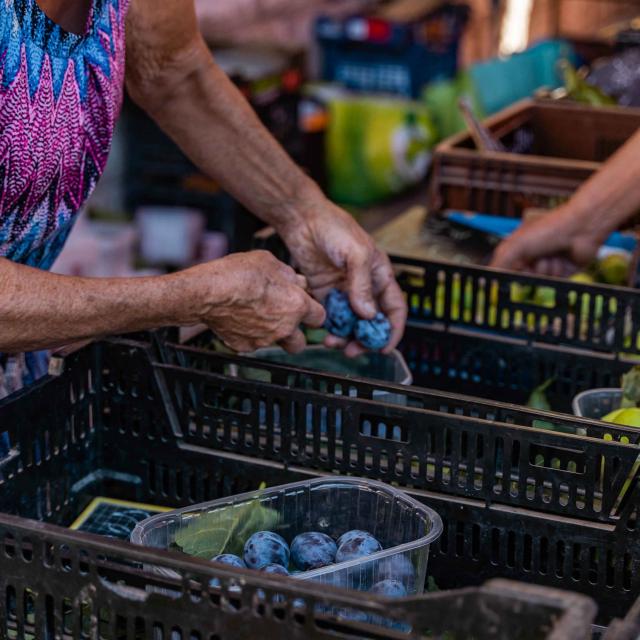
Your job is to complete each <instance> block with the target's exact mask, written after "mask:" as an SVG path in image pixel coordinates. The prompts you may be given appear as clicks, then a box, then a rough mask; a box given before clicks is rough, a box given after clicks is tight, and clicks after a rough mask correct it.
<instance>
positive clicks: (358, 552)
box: [336, 531, 382, 562]
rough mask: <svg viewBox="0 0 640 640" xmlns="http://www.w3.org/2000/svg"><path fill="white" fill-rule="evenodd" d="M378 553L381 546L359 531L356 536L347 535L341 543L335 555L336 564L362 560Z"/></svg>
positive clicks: (368, 535)
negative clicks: (357, 559)
mask: <svg viewBox="0 0 640 640" xmlns="http://www.w3.org/2000/svg"><path fill="white" fill-rule="evenodd" d="M349 533H351V532H349ZM345 535H346V534H345ZM342 538H344V536H342V537H341V540H342ZM378 551H382V545H381V544H380V543H379V542H378V541H377V540H376V539H375V538H374V537H373V536H372V535H371V534H370V533H367V532H366V531H359V532H358V533H357V535H349V536H348V537H347V538H345V539H344V540H343V541H342V544H341V545H340V546H339V547H338V552H337V553H336V562H348V561H349V560H355V559H356V558H364V557H366V556H370V555H372V554H374V553H378Z"/></svg>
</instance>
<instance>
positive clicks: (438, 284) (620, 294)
mask: <svg viewBox="0 0 640 640" xmlns="http://www.w3.org/2000/svg"><path fill="white" fill-rule="evenodd" d="M394 264H395V266H396V270H397V272H398V278H399V282H400V285H401V287H402V289H403V291H404V292H405V294H406V296H407V301H408V304H409V318H410V321H412V322H415V323H426V324H441V325H445V326H447V327H466V328H468V329H470V330H474V331H477V332H479V333H480V332H483V333H488V334H492V335H494V336H506V337H513V338H519V339H525V340H528V341H531V342H537V343H542V344H549V345H561V346H564V347H573V348H576V349H581V350H587V351H600V352H605V353H612V354H633V355H637V354H639V353H640V333H639V330H640V292H638V291H637V290H635V289H629V288H625V287H612V286H608V285H596V284H581V283H576V282H571V281H568V280H561V279H558V278H546V277H539V276H532V275H528V274H522V273H510V272H506V271H498V270H494V269H488V268H485V267H476V266H469V265H464V266H462V265H455V264H449V263H445V262H427V261H421V260H414V259H410V258H399V257H398V258H394Z"/></svg>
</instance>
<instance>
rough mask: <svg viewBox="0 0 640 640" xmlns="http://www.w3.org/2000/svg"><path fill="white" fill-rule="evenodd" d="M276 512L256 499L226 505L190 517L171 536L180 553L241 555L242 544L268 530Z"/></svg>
mask: <svg viewBox="0 0 640 640" xmlns="http://www.w3.org/2000/svg"><path fill="white" fill-rule="evenodd" d="M279 520H280V518H279V515H278V513H277V512H276V511H274V510H273V509H269V508H268V507H264V506H262V505H261V504H260V502H259V500H258V499H257V498H256V499H255V500H252V501H251V502H248V503H246V504H244V505H241V506H239V507H226V508H223V509H219V510H217V511H212V512H211V513H205V514H203V515H200V516H194V517H193V519H192V520H191V521H190V522H189V523H188V524H187V525H186V526H185V527H184V528H183V529H181V530H180V531H179V532H178V533H177V534H176V537H175V541H174V542H175V544H176V545H177V546H178V547H179V548H180V550H181V551H182V552H183V553H186V554H188V555H191V556H195V557H197V558H206V559H211V558H213V557H214V556H217V555H220V554H222V553H234V554H236V555H240V556H241V555H242V551H243V548H244V543H245V542H246V541H247V539H248V538H250V537H251V536H252V535H253V534H254V533H256V532H257V531H272V530H273V529H274V528H275V527H277V525H278V523H279Z"/></svg>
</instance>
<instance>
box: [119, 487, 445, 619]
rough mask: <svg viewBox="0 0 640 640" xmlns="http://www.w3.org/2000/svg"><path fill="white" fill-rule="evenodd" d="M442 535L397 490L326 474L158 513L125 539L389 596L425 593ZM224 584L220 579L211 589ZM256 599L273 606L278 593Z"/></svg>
mask: <svg viewBox="0 0 640 640" xmlns="http://www.w3.org/2000/svg"><path fill="white" fill-rule="evenodd" d="M442 530H443V525H442V520H441V518H440V516H439V515H438V514H437V512H436V511H434V510H433V509H431V508H429V507H428V506H426V505H424V504H422V503H420V502H418V501H417V500H415V499H414V498H413V497H411V496H409V495H407V494H406V493H405V492H403V491H401V490H400V489H397V488H394V487H392V486H390V485H388V484H386V483H382V482H378V481H375V480H369V479H363V478H352V477H349V476H346V477H338V476H332V477H326V478H325V477H322V478H315V479H311V480H305V481H300V482H295V483H291V484H288V485H281V486H276V487H270V488H266V487H265V486H264V483H263V484H262V485H261V487H260V489H259V490H258V491H257V492H255V491H254V492H250V493H245V494H240V495H236V496H232V497H230V498H219V499H218V500H214V501H211V502H208V503H203V504H200V505H195V506H191V507H185V508H183V509H177V510H175V511H169V512H165V513H161V514H158V515H156V516H152V517H150V518H147V519H146V520H145V521H143V522H141V523H139V524H138V525H137V526H136V528H135V530H134V531H133V532H132V534H131V542H133V544H137V545H141V546H146V547H152V548H156V549H158V548H159V549H166V550H173V551H176V552H178V553H181V554H186V555H189V556H195V557H198V558H200V559H202V560H206V561H209V562H211V564H212V565H214V564H215V565H216V566H217V568H218V570H222V569H223V567H224V569H226V572H227V573H229V572H236V571H238V572H239V571H244V572H246V573H248V574H252V573H255V574H257V573H258V572H260V573H262V574H263V576H264V574H269V575H270V576H275V577H276V578H277V577H278V576H281V577H284V578H290V579H293V580H299V581H312V582H319V583H322V584H324V585H328V586H332V587H338V588H340V589H347V590H352V591H360V592H367V593H371V594H372V597H373V596H380V597H389V598H392V597H401V596H403V595H419V594H421V593H423V591H424V589H425V585H426V583H427V565H428V561H429V548H430V546H431V544H432V543H433V542H434V541H436V540H437V539H438V538H439V536H440V535H441V533H442ZM153 570H154V571H157V572H158V573H162V574H163V575H169V573H167V571H166V570H165V569H163V568H157V569H156V568H155V567H154V568H153ZM245 578H247V579H248V576H247V575H246V574H245V576H243V577H242V578H240V576H238V579H242V580H244V579H245ZM274 579H275V578H274ZM222 583H223V580H222V578H218V577H216V578H212V579H211V581H210V586H211V587H212V588H220V587H221V585H222ZM234 584H235V583H234ZM298 584H300V583H298ZM289 586H290V587H291V583H290V584H289ZM374 587H375V589H374ZM229 588H231V589H233V588H235V587H234V586H233V584H232V585H231V587H229ZM259 593H262V594H263V595H264V597H268V598H274V600H273V601H274V602H275V601H280V599H281V598H283V597H284V596H282V594H278V593H275V594H270V595H267V594H266V589H265V590H264V591H262V590H261V591H260V592H259ZM261 597H262V596H261ZM292 604H293V606H295V601H293V602H292ZM332 613H335V612H334V611H333V610H332ZM372 620H373V618H372ZM387 622H388V621H386V622H384V624H386V623H387ZM396 622H397V621H396ZM371 623H372V624H373V622H371ZM375 624H383V622H382V621H376V622H375ZM390 624H391V622H390ZM393 624H395V622H393Z"/></svg>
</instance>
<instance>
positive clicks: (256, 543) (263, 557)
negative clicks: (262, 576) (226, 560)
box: [244, 531, 289, 569]
mask: <svg viewBox="0 0 640 640" xmlns="http://www.w3.org/2000/svg"><path fill="white" fill-rule="evenodd" d="M244 561H245V563H246V565H247V567H249V569H262V567H266V566H267V565H268V564H279V565H282V566H283V567H286V566H287V565H288V564H289V547H288V546H287V543H286V542H285V540H284V538H283V537H282V536H279V535H278V534H277V533H273V532H272V531H258V533H254V534H253V535H252V536H251V537H250V538H249V539H248V540H247V542H246V543H245V545H244Z"/></svg>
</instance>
